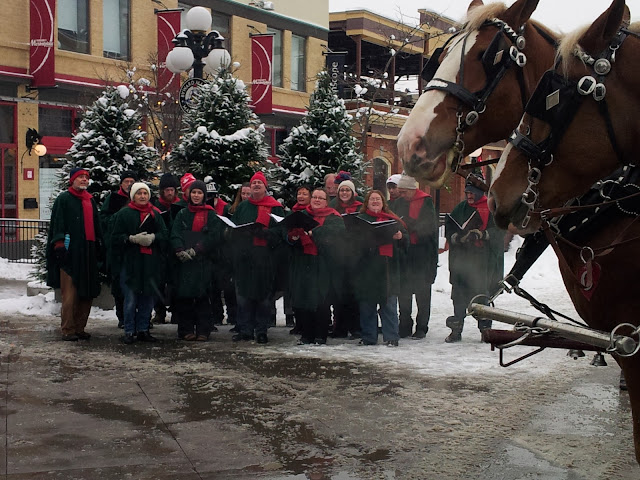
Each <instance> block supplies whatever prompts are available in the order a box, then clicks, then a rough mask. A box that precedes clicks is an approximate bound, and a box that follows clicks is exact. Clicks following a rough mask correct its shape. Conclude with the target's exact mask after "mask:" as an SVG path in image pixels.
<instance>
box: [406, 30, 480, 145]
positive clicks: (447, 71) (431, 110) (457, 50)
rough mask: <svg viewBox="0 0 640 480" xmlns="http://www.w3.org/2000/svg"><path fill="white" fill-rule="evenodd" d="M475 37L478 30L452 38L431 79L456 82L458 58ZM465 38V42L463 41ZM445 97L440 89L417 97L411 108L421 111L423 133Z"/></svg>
mask: <svg viewBox="0 0 640 480" xmlns="http://www.w3.org/2000/svg"><path fill="white" fill-rule="evenodd" d="M477 37H478V31H477V30H476V31H473V32H470V33H468V34H467V35H463V36H460V38H458V39H457V40H454V41H453V44H452V46H451V47H450V48H449V49H448V50H447V55H446V56H445V58H444V60H443V61H442V63H441V64H440V67H438V70H437V71H436V74H435V75H434V79H437V80H431V81H432V82H437V81H438V80H440V81H442V80H444V81H446V82H449V83H457V77H458V72H459V71H460V59H461V58H463V57H464V56H466V54H467V52H468V51H469V50H470V49H471V48H472V47H473V45H475V43H476V38H477ZM465 38H466V39H467V40H466V42H465V41H464V39H465ZM463 48H465V51H464V53H463V51H462V49H463ZM427 85H428V84H427ZM445 97H446V93H445V92H443V91H441V90H429V91H428V92H425V93H424V94H423V95H422V96H421V97H420V98H419V99H418V102H417V103H416V105H415V107H414V108H413V111H415V110H416V109H418V111H421V112H422V113H421V114H420V115H418V118H419V122H420V124H421V125H422V128H424V132H425V135H426V133H427V132H428V131H429V128H430V127H431V123H432V122H433V121H434V120H435V118H436V113H435V109H436V107H437V106H438V105H440V104H441V103H442V102H443V101H444V99H445ZM407 123H408V122H407ZM405 125H406V124H405Z"/></svg>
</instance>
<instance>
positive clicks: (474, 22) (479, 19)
mask: <svg viewBox="0 0 640 480" xmlns="http://www.w3.org/2000/svg"><path fill="white" fill-rule="evenodd" d="M506 11H507V6H506V5H505V4H504V3H501V2H495V3H489V4H487V5H481V6H479V7H476V8H473V9H472V10H470V11H469V12H468V13H467V19H466V25H465V31H468V32H472V31H474V30H479V29H480V27H481V26H482V24H483V23H484V22H485V20H490V19H492V18H495V17H497V16H498V15H501V14H503V13H504V12H506Z"/></svg>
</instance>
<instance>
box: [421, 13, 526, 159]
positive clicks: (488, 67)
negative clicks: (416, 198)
mask: <svg viewBox="0 0 640 480" xmlns="http://www.w3.org/2000/svg"><path fill="white" fill-rule="evenodd" d="M482 26H483V27H484V26H495V27H498V29H499V31H498V33H496V36H495V37H494V38H493V40H492V41H491V43H490V45H489V47H488V48H487V50H486V52H485V54H484V55H483V57H482V64H483V66H484V69H485V73H486V74H487V82H486V84H485V86H484V87H483V88H482V89H480V90H478V91H477V92H471V91H469V90H468V89H467V88H465V87H464V58H465V47H466V43H467V39H468V37H469V34H468V33H467V34H466V35H465V36H464V39H463V45H462V53H461V55H460V69H459V72H460V83H453V82H449V81H447V80H443V79H441V78H433V79H431V80H430V81H429V83H427V86H426V88H425V90H424V91H425V92H427V91H429V90H439V91H442V92H445V93H448V94H450V95H453V96H454V97H456V98H457V99H458V100H460V102H462V104H464V105H466V106H468V107H469V108H470V109H471V110H470V111H469V112H468V113H467V115H466V116H465V117H464V121H463V118H462V117H463V113H462V106H461V107H460V108H459V109H458V113H457V114H456V116H457V118H458V126H457V128H456V141H455V143H454V145H453V149H454V150H455V151H456V152H457V156H456V157H457V158H456V159H455V160H454V164H453V165H452V169H453V171H454V172H455V171H456V170H457V169H458V164H459V162H460V160H461V159H462V152H463V150H464V141H463V140H462V137H463V135H464V130H465V129H466V128H467V127H470V126H472V125H474V124H475V123H476V122H477V121H478V118H479V117H480V114H481V113H483V112H484V111H485V109H486V102H487V99H488V98H489V96H490V95H491V94H492V93H493V91H494V90H495V89H496V87H497V85H498V83H500V80H502V77H504V75H505V74H506V73H507V71H508V69H509V68H510V67H511V66H512V65H513V64H515V65H517V66H518V67H520V69H519V70H518V84H519V86H520V94H521V97H522V105H523V106H524V105H525V104H526V93H525V87H524V75H523V73H522V67H524V66H525V65H526V63H527V57H526V55H525V54H524V53H522V50H523V49H524V47H525V44H526V40H525V38H524V36H523V33H524V28H525V25H522V26H521V27H520V30H519V33H516V31H515V30H513V28H511V27H510V26H509V25H507V24H506V23H505V22H504V21H502V20H500V19H498V18H493V19H491V20H486V21H485V22H484V23H483V24H482ZM505 37H506V38H508V39H509V40H510V41H511V44H512V45H511V46H510V47H509V48H508V53H507V47H508V45H506V42H504V38H505ZM453 38H455V37H451V38H450V39H449V40H448V41H447V43H449V42H450V41H451V40H452V39H453ZM446 45H447V44H445V45H444V46H443V47H442V48H443V49H444V47H446ZM436 54H439V52H438V51H437V50H436V52H435V53H434V56H435V55H436ZM432 58H433V57H432Z"/></svg>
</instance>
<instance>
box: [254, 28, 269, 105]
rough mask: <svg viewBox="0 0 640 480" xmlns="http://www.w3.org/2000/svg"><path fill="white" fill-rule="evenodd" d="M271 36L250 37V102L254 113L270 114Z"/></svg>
mask: <svg viewBox="0 0 640 480" xmlns="http://www.w3.org/2000/svg"><path fill="white" fill-rule="evenodd" d="M272 67H273V34H265V35H251V78H252V80H251V84H252V87H251V100H252V102H253V107H254V108H253V111H254V112H255V113H272V112H273V99H272V88H271V72H272Z"/></svg>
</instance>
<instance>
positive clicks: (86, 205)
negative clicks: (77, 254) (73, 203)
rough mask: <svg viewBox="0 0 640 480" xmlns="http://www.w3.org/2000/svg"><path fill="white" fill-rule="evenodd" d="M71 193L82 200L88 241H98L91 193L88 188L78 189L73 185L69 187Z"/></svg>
mask: <svg viewBox="0 0 640 480" xmlns="http://www.w3.org/2000/svg"><path fill="white" fill-rule="evenodd" d="M69 193H70V194H71V195H73V196H74V197H76V198H79V199H80V201H81V202H82V220H83V222H84V236H85V238H86V240H87V241H88V242H95V241H96V231H95V229H94V227H93V205H92V204H91V199H92V198H93V195H91V194H90V193H89V192H87V191H86V190H81V191H78V190H76V189H75V188H73V187H69Z"/></svg>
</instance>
